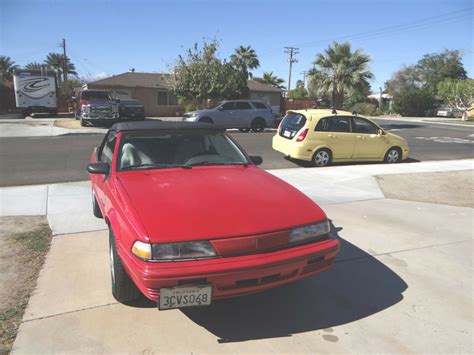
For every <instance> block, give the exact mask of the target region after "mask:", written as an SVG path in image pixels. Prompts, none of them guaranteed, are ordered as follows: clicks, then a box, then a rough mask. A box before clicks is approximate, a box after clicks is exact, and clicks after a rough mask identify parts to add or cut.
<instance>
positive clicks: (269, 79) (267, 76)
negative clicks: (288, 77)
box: [254, 71, 285, 89]
mask: <svg viewBox="0 0 474 355" xmlns="http://www.w3.org/2000/svg"><path fill="white" fill-rule="evenodd" d="M254 80H255V81H258V82H259V83H262V84H267V85H270V86H273V87H276V88H279V89H285V86H283V83H284V82H285V80H283V79H282V78H279V77H278V76H276V75H273V72H272V71H271V72H264V73H263V76H262V77H261V78H254Z"/></svg>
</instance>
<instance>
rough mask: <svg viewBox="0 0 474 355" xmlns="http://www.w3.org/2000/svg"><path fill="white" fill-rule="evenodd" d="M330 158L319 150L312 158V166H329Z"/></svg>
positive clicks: (325, 152) (326, 153)
mask: <svg viewBox="0 0 474 355" xmlns="http://www.w3.org/2000/svg"><path fill="white" fill-rule="evenodd" d="M330 159H331V157H330V156H329V153H328V152H327V151H325V150H321V151H319V152H318V153H316V155H315V156H314V165H316V166H326V165H328V164H329V160H330Z"/></svg>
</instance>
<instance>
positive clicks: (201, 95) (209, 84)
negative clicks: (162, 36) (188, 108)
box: [173, 41, 248, 107]
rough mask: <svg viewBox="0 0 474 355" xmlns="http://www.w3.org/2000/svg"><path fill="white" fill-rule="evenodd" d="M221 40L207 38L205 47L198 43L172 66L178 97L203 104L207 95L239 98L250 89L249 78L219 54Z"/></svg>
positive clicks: (216, 97)
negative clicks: (210, 40)
mask: <svg viewBox="0 0 474 355" xmlns="http://www.w3.org/2000/svg"><path fill="white" fill-rule="evenodd" d="M217 48H218V43H217V42H216V41H212V42H210V43H207V42H204V43H203V46H202V49H200V48H199V47H198V44H197V43H196V44H195V45H194V47H193V48H190V49H188V50H187V51H186V54H185V55H184V56H182V55H180V56H179V57H178V59H177V61H176V63H175V66H174V68H173V72H174V83H173V86H174V91H175V93H176V95H178V96H179V97H182V98H185V99H188V100H192V101H193V102H194V104H195V105H198V106H201V107H202V106H203V104H204V103H205V101H207V100H208V99H211V100H216V99H223V98H227V99H230V98H237V97H242V96H245V95H246V94H247V93H248V88H247V79H246V78H245V76H244V75H243V74H242V72H240V71H239V70H237V69H235V68H234V67H233V66H232V65H231V64H230V63H228V62H226V61H225V60H220V59H219V58H218V57H217V55H216V52H217Z"/></svg>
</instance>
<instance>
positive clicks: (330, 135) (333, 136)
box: [328, 134, 337, 138]
mask: <svg viewBox="0 0 474 355" xmlns="http://www.w3.org/2000/svg"><path fill="white" fill-rule="evenodd" d="M328 137H329V138H337V137H336V136H335V135H334V134H328Z"/></svg>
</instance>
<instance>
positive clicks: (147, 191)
mask: <svg viewBox="0 0 474 355" xmlns="http://www.w3.org/2000/svg"><path fill="white" fill-rule="evenodd" d="M261 163H262V159H261V158H260V157H257V156H248V155H247V154H246V153H245V152H244V151H243V149H242V148H241V147H240V146H239V145H238V144H237V143H236V142H235V141H234V140H233V139H232V138H231V137H229V136H228V135H227V134H226V133H225V130H224V129H223V128H219V127H217V126H215V125H212V124H205V123H186V122H160V121H154V122H153V121H145V122H133V123H118V124H115V125H114V126H112V128H111V129H110V130H109V131H108V133H107V134H106V136H105V138H104V140H103V142H102V144H101V146H100V147H98V148H96V149H95V150H94V153H93V154H92V158H91V162H90V164H89V165H88V167H87V170H88V172H89V174H90V179H91V181H92V187H93V210H94V215H95V216H96V217H99V218H104V219H105V222H106V223H107V225H108V226H109V229H110V233H109V235H110V237H109V240H110V268H111V275H112V293H113V295H114V296H115V298H116V299H117V300H118V301H120V302H122V303H128V302H131V301H133V300H134V299H136V298H137V297H138V296H139V295H140V292H141V293H143V294H144V295H145V296H146V297H148V298H149V299H151V300H153V301H156V302H157V303H158V307H159V309H170V308H180V307H185V306H199V305H209V304H210V303H211V301H212V300H214V299H218V298H225V297H234V296H239V295H245V294H250V293H254V292H259V291H263V290H266V289H269V288H272V287H276V286H280V285H283V284H286V283H289V282H293V281H295V280H298V279H301V278H303V277H307V276H310V275H314V274H316V273H318V272H320V271H323V270H325V269H327V268H328V267H329V266H330V265H331V264H332V263H333V261H334V258H335V256H336V254H337V253H338V251H339V242H338V240H337V239H335V238H333V237H332V236H331V235H330V226H329V221H328V219H327V217H326V215H325V213H324V212H323V211H322V210H321V208H319V207H318V206H317V205H316V204H315V203H314V202H313V201H312V200H310V199H309V198H308V197H306V196H305V195H304V194H303V193H301V192H300V191H298V190H297V189H295V188H294V187H292V186H291V185H289V184H287V183H285V182H284V181H282V180H280V179H278V178H277V177H275V176H273V175H271V174H269V173H267V172H265V171H263V170H262V169H260V168H258V167H257V165H259V164H261Z"/></svg>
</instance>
